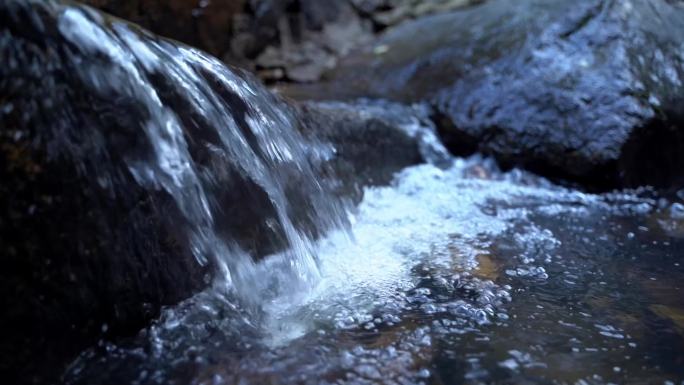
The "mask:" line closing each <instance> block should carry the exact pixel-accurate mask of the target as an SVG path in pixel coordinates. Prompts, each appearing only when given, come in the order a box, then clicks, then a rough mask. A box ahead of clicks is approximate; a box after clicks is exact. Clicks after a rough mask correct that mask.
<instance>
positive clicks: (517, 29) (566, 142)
mask: <svg viewBox="0 0 684 385" xmlns="http://www.w3.org/2000/svg"><path fill="white" fill-rule="evenodd" d="M683 35H684V6H682V4H681V2H672V1H665V0H635V1H629V2H628V1H617V2H604V1H598V0H592V1H585V2H582V3H577V4H576V3H569V2H566V1H561V0H523V1H515V2H511V1H505V0H500V1H489V2H485V3H484V4H483V5H480V6H476V7H472V8H468V9H465V10H462V11H456V12H451V13H446V14H439V15H434V16H429V17H424V18H420V19H417V20H414V21H410V22H406V23H403V24H401V25H399V26H397V27H395V28H390V29H388V30H387V32H386V33H385V34H384V35H383V36H381V37H380V38H379V39H378V40H377V41H376V43H375V44H373V45H371V46H369V47H368V48H367V49H365V50H364V51H363V52H361V53H355V54H352V55H350V56H349V57H348V58H346V59H344V60H343V61H342V62H341V63H340V64H339V65H338V68H337V69H336V70H334V71H332V72H331V73H329V74H328V75H327V77H328V78H329V79H330V82H329V83H328V85H327V86H320V87H311V88H308V89H307V88H299V89H292V90H291V92H289V93H290V95H292V96H294V97H299V98H310V97H314V98H315V97H320V96H323V97H325V98H332V97H337V98H348V97H359V96H364V97H367V96H373V97H379V96H382V97H389V98H393V99H397V100H401V101H411V102H412V101H420V100H427V101H430V102H431V103H432V105H433V106H434V107H435V111H436V112H435V116H434V117H435V120H436V121H437V123H438V125H439V127H440V129H441V134H442V137H443V138H444V140H445V141H446V142H447V144H448V146H449V147H450V148H451V150H452V151H453V152H455V153H456V154H459V155H466V154H470V153H473V152H475V151H480V152H484V153H487V154H492V155H494V156H496V158H497V159H498V160H499V161H500V162H501V163H502V164H503V165H506V166H514V165H515V166H523V167H526V168H528V169H530V170H533V171H535V172H538V173H541V174H543V175H546V176H550V177H556V178H563V179H567V180H571V181H576V182H580V183H583V184H584V185H585V186H589V187H592V188H598V189H610V188H614V187H622V186H637V185H646V184H649V185H654V186H657V187H664V188H668V187H672V186H681V185H684V171H683V170H684V167H682V166H683V165H684V155H683V154H684V129H683V128H682V126H683V125H684V123H683V122H684V108H683V107H682V106H683V105H684V49H683V48H682V42H681V36H683ZM654 149H657V151H654Z"/></svg>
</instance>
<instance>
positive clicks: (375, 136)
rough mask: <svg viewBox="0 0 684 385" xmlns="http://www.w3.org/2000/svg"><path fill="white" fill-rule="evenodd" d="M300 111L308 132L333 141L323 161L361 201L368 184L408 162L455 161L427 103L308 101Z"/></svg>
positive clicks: (344, 192) (341, 187) (345, 191)
mask: <svg viewBox="0 0 684 385" xmlns="http://www.w3.org/2000/svg"><path fill="white" fill-rule="evenodd" d="M297 110H298V116H299V117H300V118H301V122H302V132H303V133H304V135H305V136H307V137H309V138H310V140H312V141H315V140H319V141H322V142H323V143H324V144H325V143H329V144H331V145H332V148H329V149H328V151H327V152H323V154H327V155H324V159H323V162H322V163H324V164H325V165H326V166H327V167H328V168H330V169H332V174H333V175H334V177H335V179H336V181H337V183H338V194H339V195H341V196H344V197H350V196H351V197H352V198H354V199H355V200H357V201H358V200H360V199H361V197H362V188H363V187H364V186H378V185H385V184H388V183H389V182H390V181H391V180H392V178H393V176H394V174H395V173H396V172H398V171H400V170H402V169H404V168H405V167H408V166H412V165H415V164H418V163H425V162H430V163H434V164H436V165H438V166H448V165H449V164H450V162H451V160H450V156H449V154H448V151H447V150H446V149H445V148H444V147H443V146H442V144H441V142H440V141H439V140H438V139H437V136H436V132H435V127H434V125H433V124H432V122H431V121H430V119H429V113H428V112H429V110H428V109H427V108H426V107H425V106H421V105H414V106H404V105H401V104H398V103H392V102H386V101H381V100H356V101H353V102H348V103H342V102H309V103H303V104H301V105H299V106H297Z"/></svg>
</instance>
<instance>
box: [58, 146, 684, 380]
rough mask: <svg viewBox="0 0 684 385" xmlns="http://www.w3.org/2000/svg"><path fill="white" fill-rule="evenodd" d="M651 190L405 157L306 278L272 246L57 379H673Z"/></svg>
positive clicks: (666, 238)
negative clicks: (289, 271) (246, 286)
mask: <svg viewBox="0 0 684 385" xmlns="http://www.w3.org/2000/svg"><path fill="white" fill-rule="evenodd" d="M653 195H654V194H653V193H652V192H650V191H648V190H643V191H629V192H621V193H612V194H605V195H591V194H585V193H580V192H576V191H572V190H568V189H564V188H560V187H557V186H554V185H551V184H550V183H548V182H546V181H545V180H543V179H540V178H537V177H534V176H531V175H529V174H526V173H523V172H519V171H512V172H509V173H501V172H499V171H498V170H496V168H495V167H494V166H493V164H492V163H491V162H490V161H487V160H483V159H481V158H471V159H468V160H456V161H455V162H454V165H453V166H452V167H450V168H449V169H445V170H442V169H439V168H437V167H434V166H431V165H421V166H416V167H412V168H409V169H406V170H404V171H403V172H401V173H400V174H399V175H397V177H396V179H395V181H394V182H393V184H392V185H391V186H388V187H381V188H369V189H367V190H366V191H365V195H364V200H363V202H362V203H361V205H360V206H359V208H358V210H357V212H355V214H354V218H352V222H353V240H350V239H349V237H348V234H346V233H343V232H339V233H331V234H329V235H328V236H327V237H326V238H324V239H321V240H319V241H318V242H317V244H316V245H315V253H316V254H317V255H318V263H319V270H320V273H321V278H320V281H319V282H318V283H317V285H316V286H315V287H313V288H309V289H306V290H304V289H302V290H299V291H292V290H287V289H286V288H287V287H288V286H287V285H283V284H282V282H279V279H282V278H279V274H278V270H279V268H280V267H282V265H283V264H284V263H287V260H286V258H285V257H283V256H277V255H275V256H272V257H271V258H270V259H269V260H267V261H264V262H263V263H261V264H259V265H257V266H255V267H254V269H255V270H254V272H253V273H252V274H256V275H257V276H258V278H259V284H258V285H256V286H255V288H254V290H255V292H254V293H252V296H251V297H252V298H254V297H259V298H263V301H262V302H261V303H258V304H255V303H254V302H253V301H251V302H250V301H244V300H240V299H239V296H236V295H235V294H234V293H233V292H232V291H231V290H230V289H229V288H226V287H222V286H221V284H220V283H217V285H216V287H214V288H212V289H211V290H208V291H206V292H203V293H200V294H198V295H197V296H195V297H194V298H191V299H189V300H187V301H185V302H184V303H182V304H180V305H178V306H176V307H174V308H170V309H167V310H166V311H165V312H164V314H163V315H162V317H161V318H160V319H159V320H158V321H157V322H156V323H155V325H153V326H152V327H150V328H148V329H147V330H144V331H142V332H141V333H140V335H139V336H137V337H135V338H132V339H130V340H126V341H116V344H113V343H107V342H102V343H101V344H100V346H98V347H95V348H93V349H91V350H89V351H87V352H84V353H83V355H82V356H81V357H80V358H79V359H78V360H77V361H76V362H75V363H74V364H73V365H72V367H71V368H70V370H69V372H68V373H67V375H66V379H67V382H69V383H74V384H80V383H88V384H98V383H102V384H104V383H140V384H146V383H163V384H232V383H245V384H248V383H252V384H266V383H273V384H276V383H278V384H289V383H304V384H309V383H310V384H327V383H329V384H342V383H350V384H365V383H369V384H371V383H373V384H376V383H381V384H419V383H425V384H458V383H472V384H479V383H522V382H525V383H535V384H536V383H541V384H543V383H559V384H565V383H567V384H608V383H634V384H640V383H662V384H666V383H668V384H669V383H672V384H679V383H680V382H681V381H682V380H684V296H682V293H681V282H684V280H683V279H682V278H684V269H683V268H682V266H681V264H682V263H684V261H682V258H681V257H682V251H683V250H684V248H683V246H684V242H683V241H682V239H684V230H682V229H684V220H683V217H684V215H681V213H682V212H684V209H682V208H681V207H684V206H681V204H679V203H674V204H671V203H670V202H669V201H666V200H662V199H660V200H659V199H656V198H655V197H654V196H653ZM668 381H669V382H668Z"/></svg>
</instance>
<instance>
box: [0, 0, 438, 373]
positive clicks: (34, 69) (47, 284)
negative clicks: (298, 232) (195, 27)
mask: <svg viewBox="0 0 684 385" xmlns="http://www.w3.org/2000/svg"><path fill="white" fill-rule="evenodd" d="M76 22H78V23H80V24H77V26H74V24H73V23H76ZM69 23H72V24H69ZM99 26H105V27H103V28H104V29H100V27H99ZM70 28H75V30H77V31H82V29H81V28H86V30H87V28H90V30H91V32H92V34H91V35H92V36H97V37H98V38H97V39H94V40H90V39H89V37H90V36H91V35H88V36H87V37H88V38H86V40H78V39H73V40H72V39H70V38H69V36H70V35H69V33H70V32H74V29H70ZM109 28H111V29H109ZM79 36H80V35H79ZM123 37H125V38H126V39H127V40H126V42H127V43H126V44H125V45H124V44H122V43H121V42H122V41H123V40H122V39H123ZM79 43H80V44H79ZM131 46H132V47H136V50H135V51H129V48H126V47H131ZM153 47H162V48H163V49H162V50H161V51H154V53H155V54H160V53H162V54H164V55H166V54H169V55H173V54H174V53H175V54H177V55H180V52H179V51H178V50H180V49H184V50H186V49H189V48H188V47H186V46H182V45H178V43H174V42H171V41H168V40H164V39H161V38H158V37H156V36H154V35H152V34H150V33H148V32H146V31H144V30H140V29H138V28H137V27H136V26H133V25H128V24H126V23H123V22H122V21H121V20H118V19H114V18H110V17H108V16H105V15H102V14H100V13H99V12H96V11H94V10H92V9H88V8H83V7H81V6H78V5H74V4H71V3H59V2H53V1H49V2H46V1H39V0H34V1H26V0H10V1H6V2H0V95H1V96H0V179H1V180H2V183H1V184H0V256H2V260H1V262H2V265H3V268H2V269H0V307H1V308H2V314H1V315H0V356H2V357H3V360H1V361H0V372H2V373H3V380H4V381H6V382H7V383H12V384H23V383H29V384H33V383H36V384H40V383H54V381H55V379H56V378H57V377H58V376H59V374H60V373H61V371H62V370H63V369H64V367H65V365H66V364H67V363H68V362H70V361H71V360H72V359H73V358H74V357H75V355H77V354H78V353H79V352H80V351H82V350H83V349H85V348H86V347H88V346H91V345H93V344H95V343H98V341H100V340H101V339H102V338H105V339H106V338H117V337H125V336H131V335H134V334H135V333H137V332H138V331H139V330H140V329H141V328H143V327H144V326H145V325H147V324H148V323H149V321H150V320H152V319H154V318H155V317H156V316H157V315H158V314H159V312H160V309H161V308H162V307H164V306H170V305H174V304H176V303H178V302H179V301H181V300H183V299H185V298H188V297H190V296H192V295H193V294H195V293H197V292H198V291H200V290H202V289H204V288H206V287H207V286H208V285H209V284H210V283H211V282H212V281H213V277H214V275H215V274H214V273H215V271H216V267H217V266H215V265H214V263H215V260H214V259H212V258H209V257H207V258H202V256H203V255H204V254H205V253H201V252H198V251H197V250H196V248H195V246H197V244H196V243H195V242H194V238H193V237H194V236H195V235H198V231H200V230H201V231H205V230H207V228H205V227H203V225H202V223H203V222H202V221H197V220H196V219H193V218H194V217H195V216H197V215H198V214H197V211H196V210H195V206H192V207H186V206H184V205H185V204H186V203H188V202H190V204H191V203H192V202H195V200H194V199H190V198H188V200H181V199H179V196H178V194H181V195H182V196H183V197H185V196H187V197H194V196H195V195H194V194H195V193H196V191H197V190H196V189H195V187H197V186H198V185H201V186H202V187H203V189H204V191H205V192H206V196H207V197H209V199H208V200H207V202H206V204H207V205H208V206H209V207H211V208H212V209H213V210H212V216H213V224H212V229H211V230H212V231H213V232H212V233H214V234H215V235H216V237H218V238H224V237H225V239H229V240H232V241H234V243H235V244H236V245H239V246H240V248H241V249H242V250H243V251H245V252H246V253H248V254H249V255H251V256H252V257H253V258H254V259H260V258H262V257H264V256H265V255H268V254H269V253H272V252H275V251H278V250H281V249H282V248H283V247H285V246H286V245H285V244H284V241H283V238H284V237H283V236H282V234H281V233H280V232H279V230H278V229H279V227H278V221H277V220H275V219H274V218H276V212H275V209H274V203H273V202H272V200H271V199H270V197H269V195H268V194H267V192H266V191H265V188H264V187H263V186H262V185H260V184H258V183H256V181H254V180H253V179H250V176H248V175H246V173H247V171H245V170H244V169H242V168H240V167H239V166H238V165H236V163H235V162H234V161H231V159H232V158H230V156H229V155H230V154H228V155H227V154H226V151H223V150H222V149H225V146H224V147H221V141H220V140H219V139H218V138H217V136H218V135H219V133H218V132H217V131H216V126H215V124H212V122H213V121H212V118H217V117H219V118H220V115H218V112H217V111H216V110H212V109H211V107H212V104H211V103H209V102H207V101H206V100H205V103H204V104H203V105H202V109H198V106H197V105H193V104H192V103H191V102H190V101H189V100H194V99H192V98H190V97H188V96H189V95H186V94H185V93H188V92H191V91H190V90H189V89H188V88H187V87H186V86H185V83H180V82H178V81H177V80H176V79H177V78H176V77H172V76H168V72H164V71H163V70H162V68H159V67H157V66H158V65H159V57H165V58H166V59H170V58H171V57H169V56H163V55H162V56H158V57H155V56H154V55H153V54H152V51H149V50H151V49H152V50H153V49H154V48H153ZM145 49H147V50H148V51H145ZM160 49H161V48H160ZM129 54H130V56H127V55H129ZM133 54H135V55H133ZM146 54H148V55H150V56H147V55H146ZM193 57H195V56H193ZM150 58H156V60H157V61H155V60H152V59H150ZM148 59H150V60H148ZM211 63H212V62H211V61H210V60H209V59H208V58H207V59H206V61H199V62H198V61H191V62H184V64H185V65H187V67H188V70H189V71H190V70H192V71H194V72H193V73H194V74H198V75H201V76H202V79H204V81H206V83H207V84H209V85H210V86H211V88H203V89H202V91H203V92H208V93H211V95H204V96H206V97H209V96H213V97H215V98H217V99H216V100H220V101H221V102H220V103H223V104H224V105H225V106H226V107H227V108H228V109H229V111H230V114H231V115H232V121H234V123H235V125H236V127H224V129H225V130H241V132H242V133H243V135H244V137H245V138H247V139H246V140H247V141H254V140H256V139H255V138H254V134H253V132H250V129H251V126H250V125H248V123H247V121H248V120H252V119H257V118H262V119H267V118H273V119H276V118H277V119H282V121H281V123H283V124H286V123H287V122H294V123H293V124H292V127H291V128H292V129H297V128H298V129H299V130H301V132H303V133H304V134H305V135H304V136H302V135H299V134H298V135H294V136H293V137H295V138H299V139H298V140H302V142H303V143H301V145H302V147H303V148H314V145H316V146H319V147H321V148H325V149H326V150H325V151H323V150H321V151H322V152H320V154H323V153H325V152H329V153H331V154H335V155H333V156H332V157H331V158H330V159H335V162H337V164H348V165H351V166H349V168H348V170H349V172H347V174H345V176H346V177H347V179H346V181H347V182H345V183H349V185H354V186H357V189H358V188H359V187H358V186H360V185H363V184H365V183H376V184H378V183H381V182H383V181H387V180H389V178H390V177H391V174H392V173H393V172H395V171H398V170H399V169H401V168H403V167H405V166H407V165H411V164H415V163H418V162H420V161H422V160H423V158H422V157H421V145H420V144H419V143H420V140H419V139H420V138H422V136H419V135H418V132H419V129H418V128H416V127H423V125H424V124H423V123H421V122H420V119H423V120H424V119H425V113H424V112H422V114H423V115H421V116H422V117H421V118H417V117H415V116H417V115H418V113H417V112H415V111H413V107H402V106H398V105H387V106H383V105H380V104H376V105H370V104H369V103H366V106H365V107H362V105H361V104H357V105H349V106H346V107H344V106H328V107H323V106H319V107H313V106H301V107H292V106H291V105H290V104H287V103H286V102H285V101H283V100H282V99H280V98H278V97H277V96H275V95H272V94H270V93H268V92H267V90H266V89H265V88H264V87H263V86H262V85H260V84H259V83H257V82H255V81H254V80H253V79H252V78H251V76H250V75H248V74H246V73H242V72H238V71H229V72H228V75H225V74H224V75H225V76H233V75H235V79H233V80H234V81H235V83H237V84H244V85H245V89H246V88H249V92H248V93H244V94H239V91H241V90H237V91H236V90H234V89H229V88H228V87H225V86H224V85H225V84H224V83H222V82H221V81H219V78H218V76H219V75H218V74H216V73H214V72H212V71H211V70H208V69H207V68H208V67H207V66H208V65H209V64H211ZM201 64H203V65H204V66H203V65H201ZM169 65H171V64H169ZM131 68H134V70H132V69H131ZM174 68H176V67H174ZM209 68H210V67H209ZM174 74H176V75H182V74H181V73H180V70H179V72H176V73H174ZM222 74H223V73H222ZM134 75H137V76H138V77H143V76H144V77H145V79H147V80H146V81H145V82H139V81H137V80H136V79H138V78H137V77H135V76H134ZM131 77H133V79H131ZM181 78H182V79H185V80H187V78H183V77H182V76H179V77H178V79H181ZM243 80H244V82H243ZM190 83H191V85H192V84H195V83H192V82H190ZM149 89H153V90H154V93H153V94H154V98H150V97H148V96H149V95H150V93H146V92H147V91H149ZM192 95H193V97H197V96H198V95H199V94H198V93H195V94H192ZM246 95H259V97H260V98H259V99H256V101H257V102H258V103H253V102H254V99H246V98H247V97H248V96H246ZM155 98H158V100H157V99H155ZM150 100H157V102H158V103H159V105H160V106H159V109H158V110H157V109H155V108H154V106H153V105H154V103H152V104H153V105H151V104H150V103H149V102H150ZM212 100H213V99H212ZM385 108H386V111H385ZM314 110H315V112H313V111H314ZM203 111H205V112H206V111H208V112H206V114H203ZM274 111H275V112H274ZM361 111H365V112H363V113H361ZM416 111H417V110H416ZM409 113H411V114H413V115H409ZM158 114H168V115H163V116H171V115H173V116H174V117H175V119H174V120H168V119H167V120H164V119H163V116H162V117H160V116H158ZM207 114H211V115H207ZM367 114H371V115H376V116H377V115H382V114H384V115H383V117H382V118H373V117H372V116H371V117H368V116H366V115H367ZM393 114H396V115H397V116H399V117H398V118H391V115H393ZM298 116H301V118H298ZM397 119H398V120H397ZM414 119H415V122H414ZM161 121H164V122H166V123H168V124H170V125H172V122H175V123H177V124H178V125H179V127H178V129H177V130H176V128H175V127H170V126H167V128H168V133H167V134H168V135H170V136H173V135H174V134H176V133H179V134H180V136H182V138H175V139H174V140H175V141H176V143H178V142H180V141H182V142H183V143H186V144H187V152H188V154H189V158H183V159H187V162H189V163H192V164H191V167H192V169H193V170H196V173H195V174H196V175H197V178H198V179H199V184H198V183H188V179H187V178H185V177H183V178H181V177H179V180H174V181H168V180H165V179H164V178H165V177H166V176H168V175H169V173H170V174H172V175H176V174H173V172H172V171H170V172H169V173H167V174H164V172H165V171H164V170H163V169H162V168H160V167H163V166H165V165H168V164H167V163H164V161H167V160H168V162H170V163H172V165H171V167H175V169H177V168H178V167H182V165H179V164H178V162H176V161H175V160H174V159H170V158H167V157H164V158H163V159H162V160H161V161H160V159H159V155H160V153H161V154H162V155H169V156H177V155H178V154H180V152H178V151H176V150H175V147H173V144H169V143H171V142H172V141H170V140H167V139H169V138H167V137H163V138H162V137H155V136H151V135H150V134H149V131H148V130H147V127H148V125H153V124H157V123H159V122H161ZM406 122H408V123H406ZM314 123H315V124H314ZM404 123H406V124H408V127H403V124H404ZM409 123H410V124H409ZM413 123H415V124H414V125H415V126H416V127H414V125H412V124H413ZM366 128H367V129H366ZM409 128H411V129H413V128H415V130H414V131H410V132H409V131H405V130H406V129H409ZM282 129H283V130H285V129H286V127H282ZM288 129H289V128H288ZM430 129H431V130H432V135H433V136H434V127H431V128H430ZM326 130H327V131H326ZM294 132H295V131H293V133H294ZM250 134H251V135H250ZM274 139H276V138H274ZM305 140H310V141H311V146H309V143H304V142H305ZM364 141H367V145H366V146H364V147H359V148H357V147H356V144H358V143H361V142H364ZM374 141H375V142H374ZM314 142H315V143H314ZM246 145H251V146H252V147H251V148H252V150H253V152H254V154H253V156H254V157H255V158H256V157H263V156H265V155H264V154H263V153H260V152H259V150H260V149H261V148H260V147H258V145H257V144H255V143H251V144H245V146H246ZM158 146H171V147H173V148H166V151H160V150H159V147H158ZM236 148H237V147H236ZM162 150H163V149H162ZM335 151H336V152H335ZM404 151H405V152H404ZM249 154H252V152H249ZM317 154H319V153H318V152H316V151H312V153H311V164H312V165H314V164H323V166H324V167H326V168H327V169H329V170H331V172H338V171H340V172H342V171H343V168H342V167H339V168H338V167H332V166H325V163H326V159H320V158H318V157H317V156H318V155H317ZM295 155H296V154H295ZM245 160H246V161H251V160H250V159H245ZM371 161H372V162H373V164H372V165H371V164H369V163H367V162H371ZM282 163H286V160H283V162H282ZM385 163H386V164H385ZM264 164H268V163H264ZM298 166H304V165H301V164H298ZM375 167H377V169H378V170H379V171H377V172H378V174H376V171H374V170H373V168H375ZM278 171H279V172H288V171H289V172H290V173H291V175H290V173H288V174H287V175H290V176H289V177H288V178H287V180H285V179H283V180H284V183H285V184H286V186H285V188H286V189H287V194H288V199H289V200H290V203H296V204H297V205H295V207H292V211H293V213H292V214H291V216H292V219H293V222H295V225H296V226H297V225H300V224H302V223H304V224H302V227H304V226H305V225H306V223H305V222H306V221H307V220H315V218H316V217H315V215H314V214H312V210H311V208H312V204H313V203H312V202H314V201H315V200H316V199H318V198H320V197H319V196H318V195H315V194H313V193H312V194H308V193H306V192H304V190H303V189H304V188H305V187H304V186H308V185H307V183H309V184H312V185H313V184H316V185H318V184H319V181H317V180H313V181H312V180H304V179H303V178H306V175H309V174H305V173H304V172H303V171H302V169H300V168H292V169H287V168H284V167H283V168H280V169H279V170H278ZM357 172H358V175H356V173H357ZM184 175H187V174H184ZM378 175H379V176H378ZM329 178H330V180H335V179H336V177H335V176H334V175H333V174H330V175H329ZM357 180H358V183H357V182H356V181H357ZM190 182H192V181H190ZM322 183H323V182H321V184H322ZM317 191H318V190H317ZM174 194H176V195H174ZM300 203H301V205H299V204H300ZM189 213H190V214H189ZM191 214H192V215H191ZM315 230H318V231H321V230H324V229H322V228H317V229H310V230H309V231H307V233H308V234H316V233H315ZM199 235H204V233H200V234H199ZM211 239H213V238H211Z"/></svg>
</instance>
